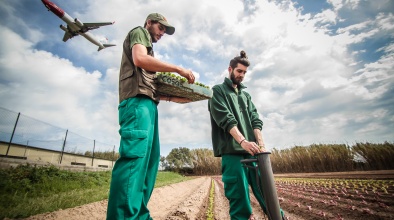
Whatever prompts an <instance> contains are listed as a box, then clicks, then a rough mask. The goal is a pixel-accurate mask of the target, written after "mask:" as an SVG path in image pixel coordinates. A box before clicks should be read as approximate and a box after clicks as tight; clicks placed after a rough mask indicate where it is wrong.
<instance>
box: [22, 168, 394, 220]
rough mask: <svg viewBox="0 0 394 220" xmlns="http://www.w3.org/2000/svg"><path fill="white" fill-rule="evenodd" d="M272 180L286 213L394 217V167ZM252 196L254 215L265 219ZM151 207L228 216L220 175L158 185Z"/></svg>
mask: <svg viewBox="0 0 394 220" xmlns="http://www.w3.org/2000/svg"><path fill="white" fill-rule="evenodd" d="M332 177H333V178H332ZM275 180H276V187H277V190H278V197H279V201H280V204H281V207H282V209H283V210H284V211H285V213H286V215H287V217H288V219H294V220H303V219H357V220H359V219H394V170H388V171H377V172H346V173H318V174H311V173H308V174H281V175H275ZM212 198H213V200H212ZM251 198H252V201H251V202H252V207H253V212H254V215H255V217H256V219H266V217H265V216H263V215H262V211H261V208H260V207H259V205H258V203H257V201H256V200H255V198H254V197H253V196H252V197H251ZM106 206H107V201H106V200H104V201H100V202H95V203H91V204H87V205H83V206H79V207H75V208H70V209H65V210H59V211H56V212H51V213H44V214H40V215H36V216H31V217H29V218H27V219H30V220H33V219H46V220H52V219H81V220H82V219H84V220H85V219H105V214H106ZM149 208H150V210H151V214H152V217H153V219H166V220H167V219H168V220H170V219H174V220H175V219H208V218H209V217H210V219H216V220H221V219H230V218H229V215H228V202H227V200H226V198H225V197H224V190H223V182H222V181H221V177H220V176H211V177H208V176H207V177H197V178H195V179H192V180H189V181H185V182H181V183H176V184H172V185H168V186H163V187H159V188H156V189H155V190H154V192H153V195H152V198H151V200H150V202H149Z"/></svg>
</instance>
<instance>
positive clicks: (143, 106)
mask: <svg viewBox="0 0 394 220" xmlns="http://www.w3.org/2000/svg"><path fill="white" fill-rule="evenodd" d="M118 110H119V124H120V130H119V134H120V136H121V140H120V146H119V154H120V158H119V159H118V160H117V161H116V163H115V165H114V168H113V170H112V179H111V186H110V192H109V199H108V209H107V219H108V220H110V219H111V220H112V219H116V220H120V219H129V220H131V219H138V220H145V219H152V218H151V217H150V214H149V210H148V207H147V205H148V201H149V199H150V197H151V195H152V191H153V187H154V185H155V181H156V175H157V171H158V166H159V162H160V143H159V130H158V114H157V104H156V102H154V101H153V100H152V99H150V98H148V97H140V96H138V97H133V98H129V99H127V100H124V101H122V102H121V103H120V104H119V107H118Z"/></svg>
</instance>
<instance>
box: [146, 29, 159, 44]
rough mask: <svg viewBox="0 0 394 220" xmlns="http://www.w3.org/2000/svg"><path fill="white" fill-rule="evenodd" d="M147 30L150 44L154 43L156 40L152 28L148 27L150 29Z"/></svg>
mask: <svg viewBox="0 0 394 220" xmlns="http://www.w3.org/2000/svg"><path fill="white" fill-rule="evenodd" d="M147 30H148V32H149V34H150V38H151V39H152V43H156V42H157V40H156V38H155V35H154V30H153V27H152V26H150V27H148V28H147Z"/></svg>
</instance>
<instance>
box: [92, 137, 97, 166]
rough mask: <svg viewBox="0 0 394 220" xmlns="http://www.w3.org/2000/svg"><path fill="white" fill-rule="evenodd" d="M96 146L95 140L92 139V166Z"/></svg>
mask: <svg viewBox="0 0 394 220" xmlns="http://www.w3.org/2000/svg"><path fill="white" fill-rule="evenodd" d="M95 148H96V140H93V153H92V166H93V160H94V149H95Z"/></svg>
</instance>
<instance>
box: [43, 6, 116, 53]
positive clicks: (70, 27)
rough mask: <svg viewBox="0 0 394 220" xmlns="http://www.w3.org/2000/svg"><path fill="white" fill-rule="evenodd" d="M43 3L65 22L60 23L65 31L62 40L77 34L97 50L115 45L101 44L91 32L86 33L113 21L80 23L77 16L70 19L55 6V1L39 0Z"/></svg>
mask: <svg viewBox="0 0 394 220" xmlns="http://www.w3.org/2000/svg"><path fill="white" fill-rule="evenodd" d="M41 1H42V3H44V5H45V7H47V9H48V11H52V12H53V13H54V14H55V15H56V16H58V17H59V18H60V19H62V20H63V21H64V22H66V23H67V27H65V26H63V25H60V29H62V30H63V31H64V32H65V33H64V36H63V41H64V42H66V41H67V40H68V39H71V38H73V37H75V36H77V35H82V36H83V37H85V38H86V39H87V40H89V41H90V42H92V43H93V44H95V45H97V46H98V47H99V48H98V50H97V51H100V50H102V49H104V48H107V47H112V46H116V44H103V43H101V42H100V41H99V40H97V39H96V38H95V37H94V36H93V35H92V34H90V33H88V31H90V30H93V29H97V28H99V27H101V26H105V25H112V24H114V23H115V22H101V23H82V22H81V21H80V20H78V18H75V19H72V18H71V17H70V15H68V14H67V13H66V12H65V11H63V9H61V8H60V7H59V6H57V5H56V4H55V3H53V2H51V1H49V0H41Z"/></svg>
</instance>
